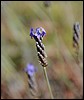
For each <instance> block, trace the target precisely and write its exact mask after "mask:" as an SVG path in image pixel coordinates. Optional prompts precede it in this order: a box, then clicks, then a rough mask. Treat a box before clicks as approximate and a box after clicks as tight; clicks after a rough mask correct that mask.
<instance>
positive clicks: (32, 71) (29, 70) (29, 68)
mask: <svg viewBox="0 0 84 100" xmlns="http://www.w3.org/2000/svg"><path fill="white" fill-rule="evenodd" d="M24 71H25V72H26V73H27V74H28V75H30V76H33V75H34V74H35V72H36V71H37V68H35V67H34V65H33V64H31V63H29V64H27V66H26V68H25V69H24Z"/></svg>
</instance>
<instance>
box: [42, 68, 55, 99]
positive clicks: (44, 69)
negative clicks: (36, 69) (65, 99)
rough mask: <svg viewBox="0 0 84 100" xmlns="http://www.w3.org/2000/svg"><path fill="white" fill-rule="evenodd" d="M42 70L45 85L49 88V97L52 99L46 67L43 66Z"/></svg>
mask: <svg viewBox="0 0 84 100" xmlns="http://www.w3.org/2000/svg"><path fill="white" fill-rule="evenodd" d="M43 71H44V76H45V79H46V82H47V86H48V89H49V92H50V96H51V99H53V98H54V97H53V94H52V91H51V87H50V83H49V79H48V76H47V70H46V67H43Z"/></svg>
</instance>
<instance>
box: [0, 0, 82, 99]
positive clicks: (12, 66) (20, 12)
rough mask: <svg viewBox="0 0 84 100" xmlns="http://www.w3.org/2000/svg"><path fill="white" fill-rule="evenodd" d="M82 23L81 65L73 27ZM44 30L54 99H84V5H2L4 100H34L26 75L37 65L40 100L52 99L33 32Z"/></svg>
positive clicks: (75, 2)
mask: <svg viewBox="0 0 84 100" xmlns="http://www.w3.org/2000/svg"><path fill="white" fill-rule="evenodd" d="M75 22H79V23H80V27H81V32H80V34H81V39H80V50H79V59H80V62H79V64H77V62H76V59H75V57H74V56H75V54H74V49H73V39H72V37H73V24H74V23H75ZM31 27H33V28H37V27H43V28H44V29H45V30H46V32H47V34H46V36H45V37H44V39H43V43H44V45H45V49H46V53H47V56H48V58H47V60H48V68H47V71H48V77H49V81H50V85H51V88H52V92H53V95H54V98H58V99H60V98H61V99H64V98H65V99H71V98H75V99H77V98H82V97H83V2H82V1H73V2H71V1H51V2H50V5H49V6H48V7H46V6H45V5H44V1H1V98H2V99H3V98H5V99H7V98H23V99H25V98H31V97H30V96H29V88H28V81H27V80H28V79H27V76H26V74H25V72H24V71H23V68H25V67H26V65H27V63H30V62H31V63H33V64H34V65H35V66H36V67H37V68H38V72H37V73H36V78H37V83H38V88H39V98H50V96H49V92H48V89H47V86H46V82H45V79H44V76H43V70H42V67H41V65H40V64H39V62H38V58H37V52H36V47H35V41H34V39H31V38H30V36H29V33H30V28H31Z"/></svg>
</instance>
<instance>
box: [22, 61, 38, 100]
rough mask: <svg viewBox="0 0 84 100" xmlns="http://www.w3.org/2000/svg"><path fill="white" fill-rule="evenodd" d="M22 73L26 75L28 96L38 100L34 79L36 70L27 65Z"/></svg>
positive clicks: (31, 65) (32, 66)
mask: <svg viewBox="0 0 84 100" xmlns="http://www.w3.org/2000/svg"><path fill="white" fill-rule="evenodd" d="M24 71H25V72H26V73H27V75H28V85H29V89H30V95H31V96H32V97H33V98H38V88H37V83H36V78H35V73H36V71H37V68H36V67H34V65H33V64H31V63H29V64H27V66H26V68H24Z"/></svg>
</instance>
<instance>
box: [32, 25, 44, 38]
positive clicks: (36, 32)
mask: <svg viewBox="0 0 84 100" xmlns="http://www.w3.org/2000/svg"><path fill="white" fill-rule="evenodd" d="M45 35H46V31H45V30H44V28H42V27H38V28H36V30H34V29H33V28H31V30H30V36H31V37H34V36H37V38H38V39H40V38H41V37H44V36H45Z"/></svg>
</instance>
